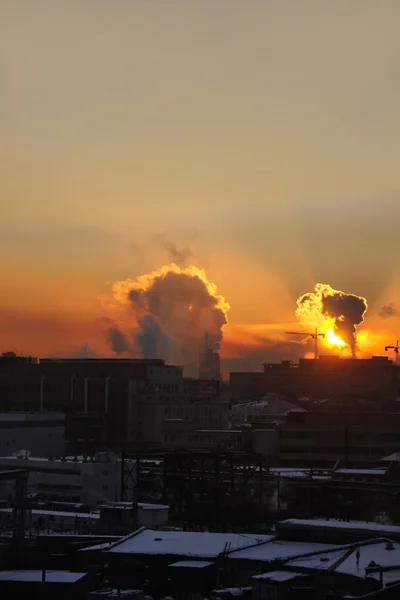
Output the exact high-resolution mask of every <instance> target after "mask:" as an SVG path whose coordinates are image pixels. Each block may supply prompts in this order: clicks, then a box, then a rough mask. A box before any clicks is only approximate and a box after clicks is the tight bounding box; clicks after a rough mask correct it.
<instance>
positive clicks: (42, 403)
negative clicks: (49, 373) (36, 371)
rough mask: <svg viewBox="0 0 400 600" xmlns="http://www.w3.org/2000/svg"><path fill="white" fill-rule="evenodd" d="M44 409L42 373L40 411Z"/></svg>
mask: <svg viewBox="0 0 400 600" xmlns="http://www.w3.org/2000/svg"><path fill="white" fill-rule="evenodd" d="M43 410H44V375H42V376H41V378H40V412H43Z"/></svg>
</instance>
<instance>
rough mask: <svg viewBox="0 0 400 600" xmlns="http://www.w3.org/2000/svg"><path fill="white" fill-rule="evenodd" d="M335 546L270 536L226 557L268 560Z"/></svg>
mask: <svg viewBox="0 0 400 600" xmlns="http://www.w3.org/2000/svg"><path fill="white" fill-rule="evenodd" d="M335 548H337V545H335V544H319V543H315V544H314V543H310V542H292V541H286V540H277V539H275V538H272V539H271V540H270V541H267V542H265V543H263V544H259V545H258V546H254V547H253V548H246V549H243V550H237V551H234V552H232V553H231V554H229V557H228V558H234V559H240V560H259V561H266V562H268V561H270V560H276V559H285V558H291V557H295V556H302V555H303V554H311V553H313V552H319V551H324V550H332V549H335Z"/></svg>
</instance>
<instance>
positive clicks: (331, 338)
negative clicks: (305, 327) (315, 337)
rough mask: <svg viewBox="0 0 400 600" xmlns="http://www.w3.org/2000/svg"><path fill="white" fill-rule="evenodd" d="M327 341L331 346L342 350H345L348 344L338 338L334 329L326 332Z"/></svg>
mask: <svg viewBox="0 0 400 600" xmlns="http://www.w3.org/2000/svg"><path fill="white" fill-rule="evenodd" d="M325 340H326V341H327V342H328V344H330V345H331V346H338V347H340V348H344V347H345V346H346V342H344V341H343V340H342V339H340V337H338V336H337V335H336V334H335V332H334V331H333V329H327V330H326V331H325Z"/></svg>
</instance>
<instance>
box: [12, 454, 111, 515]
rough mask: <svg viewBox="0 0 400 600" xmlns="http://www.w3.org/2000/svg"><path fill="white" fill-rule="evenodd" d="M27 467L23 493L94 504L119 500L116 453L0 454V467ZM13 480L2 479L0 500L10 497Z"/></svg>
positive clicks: (40, 498) (37, 497) (37, 496)
mask: <svg viewBox="0 0 400 600" xmlns="http://www.w3.org/2000/svg"><path fill="white" fill-rule="evenodd" d="M19 468H20V469H27V470H28V471H29V476H28V489H27V493H28V495H30V496H31V497H35V498H36V499H37V500H43V501H44V502H46V501H49V500H55V501H64V502H75V503H83V504H88V505H89V506H90V507H91V508H95V507H96V505H97V504H98V503H104V502H107V501H115V500H119V496H120V488H121V462H120V460H119V459H118V456H116V455H113V454H108V453H98V454H97V455H96V456H93V457H84V456H67V457H65V456H64V457H61V456H57V457H55V456H54V457H50V458H47V459H46V458H37V457H31V456H29V454H28V453H27V452H26V453H24V454H17V455H16V456H3V457H0V469H19ZM13 489H14V486H13V482H10V484H9V485H7V482H5V483H2V486H1V487H0V495H1V499H2V500H8V501H9V500H10V499H11V498H12V494H13Z"/></svg>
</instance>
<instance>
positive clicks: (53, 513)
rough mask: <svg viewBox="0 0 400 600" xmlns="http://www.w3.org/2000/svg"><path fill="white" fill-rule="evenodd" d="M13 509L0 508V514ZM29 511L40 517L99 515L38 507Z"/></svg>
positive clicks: (78, 517)
mask: <svg viewBox="0 0 400 600" xmlns="http://www.w3.org/2000/svg"><path fill="white" fill-rule="evenodd" d="M12 512H13V509H12V508H0V514H1V513H12ZM29 512H30V513H32V515H37V516H42V517H49V516H53V517H59V518H65V517H70V518H72V517H73V518H74V519H100V515H99V514H98V513H74V512H66V511H65V512H64V511H58V510H39V509H36V508H34V509H32V510H31V511H29Z"/></svg>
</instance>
